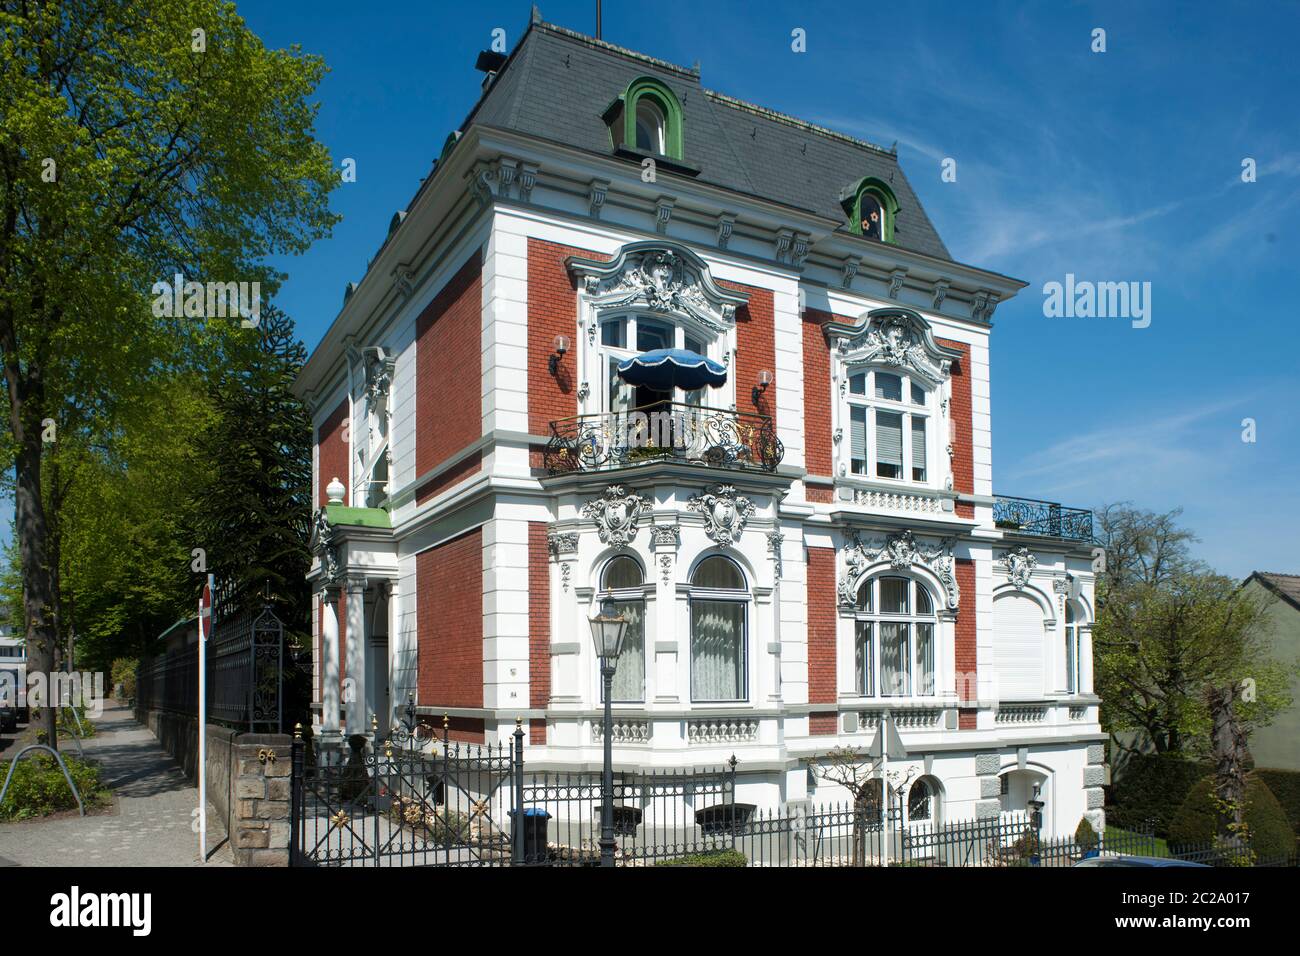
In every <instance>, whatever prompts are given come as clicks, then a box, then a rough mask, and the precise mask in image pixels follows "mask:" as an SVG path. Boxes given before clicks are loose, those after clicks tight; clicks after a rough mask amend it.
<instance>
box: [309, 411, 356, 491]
mask: <svg viewBox="0 0 1300 956" xmlns="http://www.w3.org/2000/svg"><path fill="white" fill-rule="evenodd" d="M347 420H348V400H347V399H346V398H345V399H343V401H341V402H339V406H338V408H336V409H334V411H332V412H330V414H329V415H328V416H327V417H326V419H325V420H324V421H323V422H321V424H320V428H319V429H317V431H316V447H317V449H318V459H319V460H318V461H317V475H316V485H317V489H316V503H317V505H323V504H325V503H326V501H327V500H328V499H327V498H326V497H325V488H326V486H327V485H329V483H330V482H331V481H333V480H334V479H335V478H338V480H339V481H341V482H343V487H344V488H347V487H348V483H349V481H350V474H349V472H348V443H347V442H346V441H345V440H344V437H343V436H344V434H345V432H346V429H345V428H344V426H345V425H346V424H347ZM343 500H344V501H347V500H348V499H347V495H346V494H345V495H344V496H343Z"/></svg>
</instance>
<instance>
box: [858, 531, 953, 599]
mask: <svg viewBox="0 0 1300 956" xmlns="http://www.w3.org/2000/svg"><path fill="white" fill-rule="evenodd" d="M954 543H955V542H954V540H953V539H952V538H944V539H943V540H942V541H940V542H939V544H938V546H937V547H934V548H927V547H926V546H925V545H923V544H921V543H920V542H918V541H917V540H916V537H915V535H913V534H912V532H911V531H899V532H897V533H895V534H891V535H888V536H887V537H886V538H885V540H884V541H883V542H875V543H872V544H863V543H862V541H861V540H859V538H858V535H857V533H856V532H854V534H853V537H852V540H851V541H849V543H848V544H846V545H845V546H844V571H843V574H842V575H841V576H840V584H839V600H840V604H841V606H843V607H852V606H853V605H854V604H855V603H857V599H858V589H859V588H860V587H861V586H862V581H863V579H864V578H866V577H867V575H868V574H869V573H871V571H872V569H873V568H874V566H875V565H878V564H880V563H881V562H882V561H887V562H888V563H889V567H890V569H892V570H894V571H906V570H908V569H909V568H911V567H912V566H913V565H917V564H921V565H925V566H926V567H927V568H929V569H930V571H932V572H933V573H934V576H935V577H937V578H938V579H939V583H940V584H942V585H943V588H944V591H945V592H946V593H945V594H944V603H945V604H946V605H947V607H948V609H949V610H953V611H955V610H957V606H958V604H960V603H961V589H960V588H959V587H958V585H957V575H956V574H955V573H954V567H955V562H954V560H953V554H952V548H953V544H954Z"/></svg>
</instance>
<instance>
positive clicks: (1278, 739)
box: [1242, 571, 1300, 770]
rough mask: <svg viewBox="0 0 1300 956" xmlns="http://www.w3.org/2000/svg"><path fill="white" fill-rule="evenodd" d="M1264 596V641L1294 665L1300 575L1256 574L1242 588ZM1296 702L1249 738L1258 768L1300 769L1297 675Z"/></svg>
mask: <svg viewBox="0 0 1300 956" xmlns="http://www.w3.org/2000/svg"><path fill="white" fill-rule="evenodd" d="M1242 587H1243V588H1245V589H1246V590H1247V591H1249V592H1251V593H1254V594H1259V595H1263V596H1265V597H1267V598H1270V599H1271V600H1268V601H1267V603H1266V606H1265V612H1264V615H1265V621H1266V623H1265V629H1264V632H1263V633H1264V634H1265V638H1266V640H1268V642H1269V644H1270V645H1271V646H1272V648H1273V654H1274V657H1275V659H1276V660H1278V661H1279V662H1281V663H1283V664H1288V665H1291V666H1294V665H1295V663H1296V660H1297V659H1300V574H1271V573H1269V572H1266V571H1256V572H1255V573H1253V574H1252V575H1251V576H1250V577H1248V578H1246V581H1245V583H1244V584H1243V585H1242ZM1291 693H1292V694H1293V695H1294V697H1295V701H1294V702H1293V703H1292V704H1291V706H1290V708H1288V709H1287V710H1285V711H1282V712H1281V713H1279V714H1278V715H1277V716H1276V717H1274V718H1273V722H1272V723H1271V724H1269V725H1268V726H1267V727H1264V728H1263V729H1261V730H1257V731H1255V732H1254V733H1253V734H1251V735H1250V754H1251V756H1252V757H1254V758H1255V765H1256V766H1257V767H1275V768H1278V769H1280V770H1300V676H1297V677H1296V678H1294V679H1293V681H1292V684H1291Z"/></svg>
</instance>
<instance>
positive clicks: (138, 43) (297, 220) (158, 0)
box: [0, 0, 338, 743]
mask: <svg viewBox="0 0 1300 956" xmlns="http://www.w3.org/2000/svg"><path fill="white" fill-rule="evenodd" d="M323 70H324V66H323V64H322V62H321V61H320V60H319V58H315V57H308V56H303V55H302V54H301V53H300V51H298V50H296V49H294V50H290V51H271V50H267V49H266V48H265V47H264V46H263V45H262V43H261V42H260V41H259V40H258V39H257V37H256V36H254V35H253V34H252V33H251V32H249V31H248V29H247V28H246V27H245V25H244V23H243V21H242V20H241V19H240V18H239V16H238V15H237V13H236V12H235V8H234V6H233V4H229V3H224V2H221V0H63V2H61V3H57V4H43V3H29V2H22V0H0V361H2V363H3V369H2V371H3V376H4V387H5V392H6V396H7V399H8V413H9V414H8V417H7V420H6V428H5V430H4V436H3V437H4V440H5V444H6V445H7V449H6V450H7V452H8V453H9V455H10V456H11V458H12V460H13V468H14V505H15V535H16V538H17V541H18V545H19V548H18V550H19V556H20V563H21V568H22V576H23V604H24V619H25V622H26V637H27V647H28V652H29V655H30V657H31V660H32V665H33V667H34V668H35V669H36V670H38V671H44V672H47V673H48V672H51V671H53V670H54V669H55V666H56V659H57V652H58V633H57V629H56V624H55V619H54V616H53V615H54V613H55V604H56V595H55V593H54V587H55V584H56V583H57V571H56V569H55V567H54V566H53V564H52V558H51V555H50V552H49V544H50V518H51V514H50V509H51V508H54V509H55V510H56V511H57V509H58V508H59V507H60V503H59V501H58V500H57V499H55V500H52V501H51V500H49V499H47V497H46V490H47V489H46V486H45V482H44V480H43V471H42V468H43V459H44V452H45V451H46V448H45V445H46V443H47V442H48V441H49V440H50V436H51V425H53V427H54V431H56V432H57V430H58V428H59V426H60V424H61V423H60V422H59V420H58V418H57V417H56V416H57V415H58V414H59V413H60V412H62V411H65V410H66V409H67V408H68V407H69V405H74V406H76V407H78V408H79V409H81V410H82V411H83V412H84V414H83V416H82V417H81V421H80V422H78V423H76V425H75V426H74V427H81V426H84V425H86V424H87V423H93V425H94V427H96V428H98V429H102V430H107V431H110V432H111V430H112V428H113V420H112V414H113V409H114V406H115V399H116V397H117V396H120V395H122V394H124V393H129V392H131V391H132V390H133V389H134V387H135V386H136V384H137V383H139V382H140V381H142V380H147V379H148V378H149V377H150V376H151V375H153V374H155V373H157V372H158V371H160V370H167V369H174V368H177V367H181V366H184V365H186V364H193V363H195V362H196V361H198V362H201V361H202V356H206V355H208V354H211V353H213V352H214V351H218V350H219V348H220V345H219V343H220V340H221V339H223V338H224V337H225V336H226V335H227V334H229V332H230V331H231V329H233V328H235V327H236V326H237V325H238V324H239V323H238V321H237V318H238V317H229V316H227V317H224V318H222V321H220V322H216V321H195V320H196V319H212V318H213V316H211V315H208V314H206V312H205V310H204V308H203V307H202V306H200V308H199V309H198V310H194V311H191V310H190V309H188V308H187V309H186V310H184V311H183V313H182V314H179V315H178V314H175V310H174V309H168V308H166V303H165V301H162V305H163V307H162V308H158V307H155V308H149V307H148V303H149V302H150V301H151V300H153V299H154V295H153V294H152V293H153V290H154V288H155V285H156V284H157V283H159V282H160V281H162V282H168V281H170V280H171V278H172V276H173V275H175V274H180V275H182V276H184V277H185V278H186V279H188V280H190V281H195V280H197V279H199V278H200V277H201V278H202V279H203V280H206V281H211V282H221V283H227V282H232V281H250V282H251V281H255V282H261V283H262V284H264V285H266V286H267V287H268V288H267V290H266V291H267V292H268V294H269V293H270V292H271V291H273V286H274V279H275V277H274V276H273V275H272V274H271V273H270V272H269V271H268V270H267V269H266V268H265V267H264V266H263V265H262V263H264V262H265V260H266V258H267V257H268V256H270V255H273V254H277V253H284V252H297V251H301V250H303V249H305V248H306V247H307V246H308V245H310V243H311V242H312V241H313V240H314V239H315V238H317V237H319V236H322V235H325V234H327V233H328V231H329V229H330V228H331V227H332V225H333V223H334V221H335V217H334V216H333V215H332V214H331V213H330V212H329V211H328V208H327V198H328V192H329V190H330V189H331V188H333V187H334V186H335V185H337V183H338V177H337V175H335V173H334V171H333V170H332V168H331V164H330V161H329V157H328V155H327V153H326V151H325V149H324V147H323V146H322V145H321V144H320V143H318V142H317V141H316V140H315V138H314V135H313V129H312V124H313V120H314V117H315V107H314V106H313V105H311V104H310V103H309V102H308V97H309V96H310V95H311V94H312V91H313V90H314V89H315V87H316V85H317V83H318V82H319V80H320V78H321V75H322V73H323ZM200 288H202V287H200ZM160 301H161V300H160ZM191 301H192V300H191ZM157 304H158V303H157V302H156V303H155V305H157ZM210 304H211V303H209V305H210ZM221 311H222V312H224V309H223V310H221ZM196 312H197V314H196ZM185 313H188V314H185ZM56 521H57V516H56ZM60 563H61V562H60ZM46 715H47V716H46V720H47V726H46V731H47V734H48V736H49V738H50V740H51V742H52V743H53V742H54V741H56V740H57V737H56V735H55V728H54V716H53V712H52V711H51V710H50V709H49V708H47V709H46Z"/></svg>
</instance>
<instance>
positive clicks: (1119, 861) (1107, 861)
mask: <svg viewBox="0 0 1300 956" xmlns="http://www.w3.org/2000/svg"><path fill="white" fill-rule="evenodd" d="M1074 865H1075V866H1076V867H1079V866H1090V867H1091V866H1200V867H1205V866H1206V864H1204V863H1192V862H1191V861H1190V860H1176V859H1173V858H1172V857H1167V856H1090V857H1088V858H1086V859H1083V860H1080V861H1079V862H1078V863H1076V864H1074Z"/></svg>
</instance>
